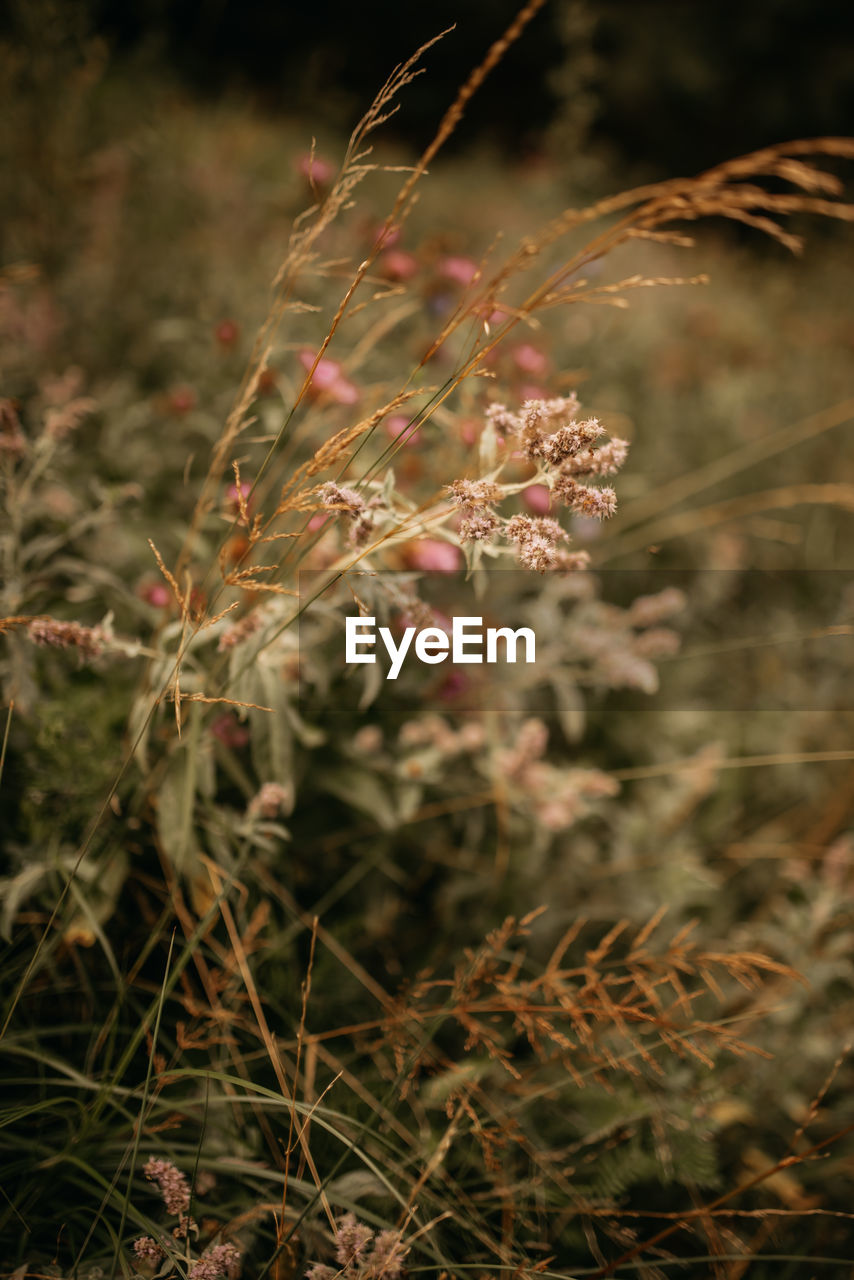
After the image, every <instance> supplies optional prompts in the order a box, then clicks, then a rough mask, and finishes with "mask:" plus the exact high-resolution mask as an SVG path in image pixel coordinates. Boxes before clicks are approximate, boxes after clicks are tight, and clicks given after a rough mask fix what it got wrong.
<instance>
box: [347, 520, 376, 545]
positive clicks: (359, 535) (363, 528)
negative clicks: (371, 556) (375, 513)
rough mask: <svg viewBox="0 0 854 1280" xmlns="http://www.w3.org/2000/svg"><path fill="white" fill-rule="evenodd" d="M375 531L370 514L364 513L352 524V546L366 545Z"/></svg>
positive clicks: (350, 540)
mask: <svg viewBox="0 0 854 1280" xmlns="http://www.w3.org/2000/svg"><path fill="white" fill-rule="evenodd" d="M373 531H374V521H373V517H372V516H371V515H370V514H366V515H362V516H360V517H359V519H358V520H354V521H353V523H352V525H351V526H350V533H349V534H348V541H349V543H350V546H351V547H356V548H358V547H364V546H365V545H366V543H368V542H369V541H370V539H371V535H372V534H373Z"/></svg>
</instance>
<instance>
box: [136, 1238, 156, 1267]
mask: <svg viewBox="0 0 854 1280" xmlns="http://www.w3.org/2000/svg"><path fill="white" fill-rule="evenodd" d="M133 1251H134V1253H135V1254H136V1258H137V1261H138V1262H147V1263H148V1264H149V1265H150V1266H153V1267H154V1266H157V1265H158V1264H159V1263H160V1262H162V1260H163V1250H162V1249H161V1248H160V1245H159V1244H158V1243H157V1241H156V1240H153V1239H152V1238H151V1236H140V1237H139V1239H138V1240H134V1242H133Z"/></svg>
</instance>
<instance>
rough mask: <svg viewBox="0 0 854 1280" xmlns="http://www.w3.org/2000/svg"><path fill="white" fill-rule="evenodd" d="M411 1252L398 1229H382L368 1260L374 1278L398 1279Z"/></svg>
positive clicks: (378, 1279) (380, 1279) (377, 1279)
mask: <svg viewBox="0 0 854 1280" xmlns="http://www.w3.org/2000/svg"><path fill="white" fill-rule="evenodd" d="M408 1253H409V1249H408V1248H406V1247H405V1246H404V1244H403V1242H402V1240H401V1238H400V1236H399V1235H398V1233H397V1232H396V1231H380V1232H378V1234H377V1238H376V1240H375V1241H374V1247H373V1249H372V1251H371V1256H370V1258H369V1260H368V1264H369V1267H370V1274H371V1276H372V1277H374V1280H397V1277H398V1276H399V1275H400V1273H401V1271H402V1269H403V1263H404V1259H405V1258H406V1255H407V1254H408Z"/></svg>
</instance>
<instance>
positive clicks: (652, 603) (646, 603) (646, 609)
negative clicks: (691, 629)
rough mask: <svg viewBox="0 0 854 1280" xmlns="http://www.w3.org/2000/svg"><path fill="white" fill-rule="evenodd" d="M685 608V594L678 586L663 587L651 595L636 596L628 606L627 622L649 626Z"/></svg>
mask: <svg viewBox="0 0 854 1280" xmlns="http://www.w3.org/2000/svg"><path fill="white" fill-rule="evenodd" d="M684 608H685V596H684V594H683V593H682V592H681V591H680V590H679V588H678V587H665V589H664V590H663V591H657V592H656V593H655V595H651V596H637V598H636V599H634V600H633V601H632V603H631V605H630V606H629V623H630V625H631V626H633V627H649V626H652V625H654V624H655V623H656V622H661V621H663V619H665V618H669V617H671V615H672V614H674V613H679V611H680V610H681V609H684Z"/></svg>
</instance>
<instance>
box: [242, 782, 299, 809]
mask: <svg viewBox="0 0 854 1280" xmlns="http://www.w3.org/2000/svg"><path fill="white" fill-rule="evenodd" d="M293 801H294V797H293V788H288V787H283V786H282V784H281V783H280V782H265V783H264V785H263V786H262V787H261V790H260V791H258V792H257V793H256V794H255V795H254V796H253V797H252V799H251V800H250V801H249V808H248V812H249V814H250V815H252V816H253V817H254V816H258V817H261V818H275V817H277V816H278V814H279V812H280V810H282V809H290V808H292V807H293Z"/></svg>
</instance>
